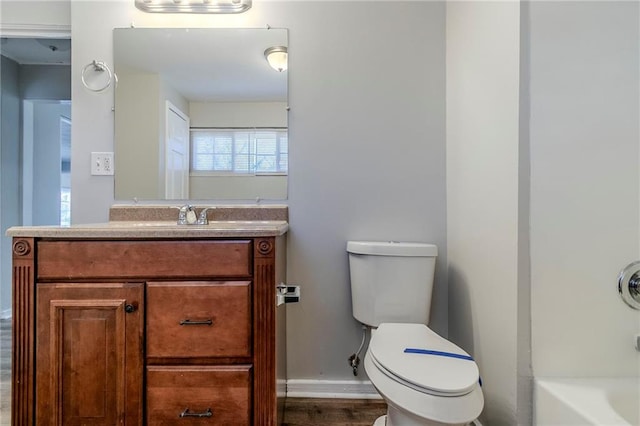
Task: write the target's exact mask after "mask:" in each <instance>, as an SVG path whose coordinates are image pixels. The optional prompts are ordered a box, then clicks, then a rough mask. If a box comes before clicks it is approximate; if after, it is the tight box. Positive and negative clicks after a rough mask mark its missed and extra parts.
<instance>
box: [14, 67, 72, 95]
mask: <svg viewBox="0 0 640 426" xmlns="http://www.w3.org/2000/svg"><path fill="white" fill-rule="evenodd" d="M52 82H54V83H52ZM20 96H21V97H22V98H23V99H39V100H43V99H49V100H71V67H70V66H68V65H21V66H20Z"/></svg>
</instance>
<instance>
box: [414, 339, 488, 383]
mask: <svg viewBox="0 0 640 426" xmlns="http://www.w3.org/2000/svg"><path fill="white" fill-rule="evenodd" d="M404 353H405V354H420V355H436V356H446V357H449V358H458V359H465V360H467V361H473V358H471V357H470V356H469V355H460V354H454V353H452V352H442V351H432V350H429V349H416V348H405V349H404ZM478 383H479V384H480V386H482V378H481V377H478Z"/></svg>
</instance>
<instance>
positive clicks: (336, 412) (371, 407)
mask: <svg viewBox="0 0 640 426" xmlns="http://www.w3.org/2000/svg"><path fill="white" fill-rule="evenodd" d="M10 369H11V320H0V426H9V425H10V424H11V423H10V421H11V370H10ZM385 411H386V405H385V404H384V402H383V401H382V400H366V399H364V400H356V399H324V398H323V399H312V398H288V399H287V403H286V406H285V414H284V425H283V426H371V425H372V424H373V422H374V421H375V419H376V418H378V417H379V416H381V415H383V414H384V413H385Z"/></svg>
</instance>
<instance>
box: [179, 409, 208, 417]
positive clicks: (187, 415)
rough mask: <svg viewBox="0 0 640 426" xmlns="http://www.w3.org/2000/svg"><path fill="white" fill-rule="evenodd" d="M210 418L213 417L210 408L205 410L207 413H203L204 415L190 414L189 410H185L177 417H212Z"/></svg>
mask: <svg viewBox="0 0 640 426" xmlns="http://www.w3.org/2000/svg"><path fill="white" fill-rule="evenodd" d="M212 416H213V412H212V411H211V408H207V411H205V412H204V413H190V412H189V408H185V409H184V411H183V412H182V413H180V416H178V417H212Z"/></svg>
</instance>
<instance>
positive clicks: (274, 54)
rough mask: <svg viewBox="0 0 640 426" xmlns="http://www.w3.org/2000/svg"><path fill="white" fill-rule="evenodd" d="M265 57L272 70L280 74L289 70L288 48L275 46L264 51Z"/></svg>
mask: <svg viewBox="0 0 640 426" xmlns="http://www.w3.org/2000/svg"><path fill="white" fill-rule="evenodd" d="M264 57H265V58H266V59H267V62H269V65H270V66H271V68H273V69H274V70H276V71H278V72H282V71H286V70H287V62H288V53H287V47H286V46H273V47H270V48H268V49H267V50H265V51H264Z"/></svg>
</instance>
